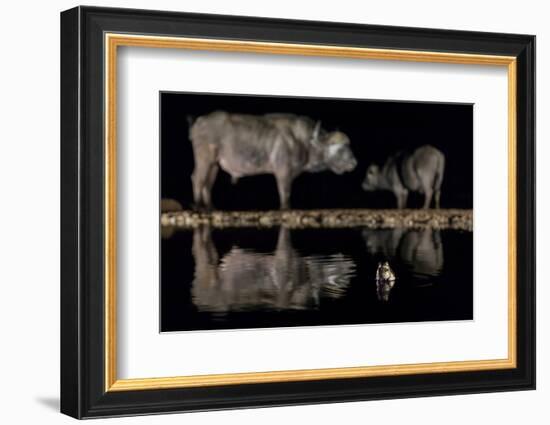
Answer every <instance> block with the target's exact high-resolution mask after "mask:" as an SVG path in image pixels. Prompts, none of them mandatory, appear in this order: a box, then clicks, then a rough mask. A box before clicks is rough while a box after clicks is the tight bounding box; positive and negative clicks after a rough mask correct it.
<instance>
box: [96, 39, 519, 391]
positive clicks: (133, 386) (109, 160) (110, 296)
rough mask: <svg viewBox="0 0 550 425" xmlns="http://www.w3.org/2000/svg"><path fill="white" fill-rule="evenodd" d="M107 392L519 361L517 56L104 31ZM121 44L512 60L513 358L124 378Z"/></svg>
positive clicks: (417, 58) (509, 68) (510, 330)
mask: <svg viewBox="0 0 550 425" xmlns="http://www.w3.org/2000/svg"><path fill="white" fill-rule="evenodd" d="M104 42H105V44H104V46H105V140H104V143H105V188H104V189H105V235H104V236H105V276H104V277H105V282H104V284H105V377H104V378H105V391H131V390H149V389H166V388H183V387H200V386H214V385H235V384H253V383H268V382H288V381H311V380H320V379H338V378H358V377H374V376H389V375H410V374H417V373H447V372H463V371H482V370H495V369H510V368H515V367H516V361H517V359H516V348H517V346H516V327H517V323H516V308H517V305H516V285H517V281H516V261H517V252H516V238H517V235H516V202H517V201H516V199H517V196H516V143H517V140H516V138H517V128H516V86H517V74H516V58H515V57H513V56H495V55H478V54H462V53H444V52H424V51H410V50H391V49H370V48H361V47H341V46H329V45H308V44H288V43H270V42H256V41H236V40H217V39H199V38H179V37H159V36H146V35H127V34H115V33H106V34H105V40H104ZM119 46H133V47H150V48H170V49H190V50H209V51H230V52H248V53H263V54H282V55H302V56H325V57H342V58H356V59H377V60H398V61H408V62H434V63H451V64H469V65H494V66H504V67H507V71H508V357H507V358H505V359H495V360H468V361H453V362H436V363H417V364H398V365H381V366H361V367H343V368H326V369H303V370H285V371H268V372H247V373H229V374H215V375H192V376H175V377H163V378H158V377H152V378H132V379H118V378H117V372H116V362H117V357H116V355H117V352H116V346H117V342H116V341H117V339H116V335H117V325H116V264H117V257H116V233H117V230H116V208H117V205H116V186H117V183H116V162H117V159H116V123H117V119H116V117H117V111H116V106H117V103H116V102H117V48H118V47H119Z"/></svg>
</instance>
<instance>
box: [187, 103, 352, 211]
mask: <svg viewBox="0 0 550 425" xmlns="http://www.w3.org/2000/svg"><path fill="white" fill-rule="evenodd" d="M189 135H190V139H191V141H192V143H193V153H194V157H195V169H194V171H193V176H192V180H193V196H194V202H195V205H196V206H198V207H206V208H211V206H212V199H211V191H212V186H213V184H214V181H215V180H216V175H217V173H218V168H219V167H221V168H222V169H223V170H224V171H226V172H227V173H229V174H230V175H231V177H232V181H233V182H236V181H237V180H238V179H239V178H240V177H244V176H253V175H258V174H273V175H274V176H275V178H276V180H277V188H278V191H279V200H280V204H281V208H289V207H290V203H289V199H290V191H291V186H292V181H293V180H294V179H295V178H296V177H297V176H298V175H299V174H301V173H302V172H304V171H309V172H317V171H323V170H331V171H333V172H334V173H336V174H342V173H344V172H346V171H351V170H353V169H354V168H355V166H356V165H357V161H356V159H355V157H354V155H353V153H352V151H351V149H350V146H349V144H350V142H349V139H348V137H347V136H346V135H345V134H344V133H342V132H339V131H333V132H327V131H325V130H323V129H322V128H321V124H320V122H317V123H316V122H314V121H313V120H311V119H309V118H307V117H303V116H298V115H292V114H267V115H261V116H260V115H242V114H230V113H227V112H222V111H218V112H213V113H211V114H208V115H203V116H201V117H199V118H197V120H196V121H195V122H194V123H193V124H192V125H191V128H190V132H189Z"/></svg>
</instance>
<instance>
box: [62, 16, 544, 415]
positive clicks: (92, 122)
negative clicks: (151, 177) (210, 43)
mask: <svg viewBox="0 0 550 425" xmlns="http://www.w3.org/2000/svg"><path fill="white" fill-rule="evenodd" d="M105 32H118V33H139V34H151V35H169V36H186V37H199V38H217V39H233V40H254V41H269V42H286V43H305V44H327V45H333V46H355V47H371V48H386V49H401V50H422V51H435V52H452V53H478V54H488V55H491V54H494V55H507V56H515V57H517V75H518V85H517V118H518V122H517V123H518V125H517V131H518V134H517V252H518V258H517V306H518V310H517V320H518V322H517V368H515V369H508V370H494V371H480V372H453V373H433V374H419V375H408V376H386V377H370V378H348V379H333V380H321V381H306V382H286V383H264V384H243V385H229V386H217V387H204V388H181V389H168V390H146V391H125V392H105V391H104V353H105V350H104V348H105V344H104V302H103V300H104V267H105V264H104V233H103V229H104V224H105V223H104V171H105V170H104V146H103V137H104V122H103V112H104V100H105V99H104V90H103V88H104V70H103V65H104V44H103V36H104V33H105ZM534 130H535V37H534V36H529V35H515V34H497V33H480V32H467V31H450V30H431V29H419V28H404V27H388V26H371V25H357V24H343V23H328V22H314V21H294V20H283V19H264V18H255V17H241V16H222V15H203V14H189V13H176V12H161V11H146V10H133V9H111V8H96V7H82V6H81V7H76V8H74V9H70V10H67V11H65V12H62V13H61V412H62V413H65V414H67V415H70V416H73V417H75V418H91V417H104V416H123V415H138V414H150V413H165V412H178V411H201V410H217V409H229V408H242V407H261V406H275V405H296V404H312V403H328V402H342V401H354V400H370V399H386V398H404V397H417V396H429V395H449V394H466V393H482V392H493V391H511V390H524V389H534V388H535V134H534ZM505 213H506V212H503V214H505Z"/></svg>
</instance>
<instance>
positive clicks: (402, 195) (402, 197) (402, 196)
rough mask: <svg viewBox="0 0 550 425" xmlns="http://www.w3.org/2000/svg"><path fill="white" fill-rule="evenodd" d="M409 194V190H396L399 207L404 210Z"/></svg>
mask: <svg viewBox="0 0 550 425" xmlns="http://www.w3.org/2000/svg"><path fill="white" fill-rule="evenodd" d="M408 195H409V192H408V191H407V190H403V191H400V192H395V197H396V199H397V208H398V209H400V210H402V209H403V208H405V207H406V206H407V197H408Z"/></svg>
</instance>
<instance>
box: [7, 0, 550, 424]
mask: <svg viewBox="0 0 550 425" xmlns="http://www.w3.org/2000/svg"><path fill="white" fill-rule="evenodd" d="M91 3H93V4H94V5H97V6H112V7H117V6H118V7H134V8H156V9H165V10H181V11H189V12H205V13H222V14H235V15H256V16H266V17H274V18H294V19H311V20H325V21H344V22H358V23H368V24H384V25H402V26H415V27H434V28H452V29H463V30H478V31H496V32H516V33H528V34H536V35H537V64H538V67H537V68H538V69H537V75H538V76H539V78H538V81H537V84H538V90H537V94H538V96H537V112H538V114H537V115H538V117H545V116H548V115H549V114H550V96H549V94H550V83H549V80H548V78H546V76H547V75H550V53H549V52H550V28H549V27H548V25H547V22H546V21H547V19H546V16H547V13H546V11H545V4H544V2H539V1H535V0H525V1H522V2H515V1H514V2H512V1H496V0H491V1H486V2H479V1H475V0H464V1H462V2H460V3H444V2H439V1H435V0H432V1H430V0H417V1H415V2H410V1H406V0H398V1H388V2H357V1H353V0H340V1H338V2H306V1H302V2H298V1H296V0H278V1H276V2H275V1H272V2H255V1H252V0H233V1H231V2H227V1H223V0H201V1H198V0H188V1H186V2H178V1H173V0H172V1H171V0H158V1H156V2H154V3H152V2H150V1H145V0H133V1H130V0H128V1H99V0H98V1H95V2H91ZM76 4H78V3H77V2H73V1H65V0H54V1H50V2H38V1H34V2H19V3H16V2H10V3H9V4H7V5H5V6H4V9H3V14H2V18H3V20H2V25H1V26H0V32H1V35H2V39H3V40H4V41H5V42H4V43H3V48H2V53H3V56H2V59H3V60H2V68H1V71H0V72H1V78H0V93H2V96H1V97H0V108H1V109H0V112H1V113H2V116H3V117H5V119H3V120H2V125H1V126H0V140H1V142H0V181H1V182H2V183H1V185H0V194H1V199H2V206H3V208H2V209H0V235H1V242H0V258H2V259H3V261H2V263H1V264H2V267H0V282H2V283H3V286H2V288H3V290H4V292H3V293H2V297H1V298H0V300H1V301H0V305H1V308H0V329H1V331H2V336H3V339H2V346H3V347H4V349H3V350H2V351H1V352H0V374H1V376H2V385H1V386H0V393H1V396H2V399H3V400H5V403H4V404H3V409H2V411H1V412H0V417H1V421H2V422H5V423H12V424H18V423H26V422H29V421H33V420H40V423H44V424H50V423H52V424H57V423H67V424H68V423H74V420H73V419H71V418H68V417H65V416H62V415H60V414H59V413H58V412H57V410H58V404H59V400H58V393H59V348H58V347H59V296H58V295H59V12H60V11H61V10H65V9H68V8H71V7H73V6H75V5H76ZM539 122H540V125H538V132H537V139H538V140H548V139H549V138H550V124H548V121H547V120H544V119H539ZM537 156H538V159H539V161H538V162H539V164H540V165H539V167H538V169H537V180H538V181H539V182H545V181H549V180H550V167H547V166H544V165H545V164H544V162H542V161H544V158H549V157H550V146H549V144H548V143H540V144H539V145H538V149H537ZM542 187H543V184H541V183H539V188H542ZM538 192H539V193H538V198H537V199H538V202H537V204H538V211H537V216H538V217H547V216H549V215H550V195H548V191H547V190H544V189H541V190H538ZM537 228H538V238H537V240H538V247H537V250H538V257H539V259H542V261H540V262H539V263H538V266H537V269H538V273H537V280H538V282H540V283H541V284H540V285H539V286H538V290H537V300H538V302H537V304H538V308H537V323H538V352H537V356H538V359H539V363H538V365H537V366H538V374H537V375H538V390H537V391H535V392H532V391H531V392H516V393H500V394H484V395H481V394H477V395H468V396H453V397H438V398H422V399H409V400H389V401H378V402H363V403H345V404H338V405H320V406H303V407H292V408H271V409H261V410H257V409H256V410H241V411H234V412H210V413H199V414H187V415H185V416H181V415H165V416H157V417H155V418H154V419H153V418H151V417H134V418H127V419H120V420H119V419H115V420H109V421H110V422H109V423H118V422H120V423H125V424H141V423H143V424H145V423H152V421H154V423H155V424H156V423H158V424H171V423H173V424H176V423H178V424H179V423H181V422H182V421H186V423H188V424H210V423H212V424H214V423H220V422H222V421H223V423H224V424H226V425H233V424H239V425H240V424H256V423H258V421H261V422H263V423H273V424H276V423H285V422H292V423H299V422H301V421H309V422H314V423H323V424H325V423H326V424H333V423H336V422H339V421H341V420H342V418H346V422H348V423H358V424H359V423H364V422H365V420H369V421H370V422H372V423H378V422H382V421H384V423H388V424H393V423H400V422H404V421H407V423H409V424H416V423H418V424H423V425H428V424H440V423H441V422H442V421H443V422H444V423H445V424H446V425H452V424H460V425H463V424H464V423H469V422H475V423H477V422H480V421H483V420H485V421H491V423H499V424H516V423H520V422H525V420H526V419H527V420H529V421H530V423H533V424H539V423H541V424H542V423H546V422H547V421H548V418H549V416H550V414H549V413H548V410H547V409H546V408H545V404H544V402H545V401H547V400H548V398H549V397H550V365H549V364H548V362H547V361H545V359H548V358H550V332H549V325H548V323H550V313H549V309H547V308H546V309H545V308H543V307H544V306H545V305H548V304H549V302H550V290H549V289H548V286H545V285H544V282H547V281H549V280H550V264H549V263H548V262H547V261H546V262H545V261H543V260H544V259H545V258H547V257H548V256H549V255H550V247H549V246H548V244H547V242H546V240H547V239H548V238H550V224H549V223H548V222H547V221H544V220H539V222H538V223H537ZM545 239H546V240H545ZM6 290H7V292H6ZM8 347H9V349H7V348H8ZM99 421H100V422H102V421H103V420H99Z"/></svg>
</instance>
